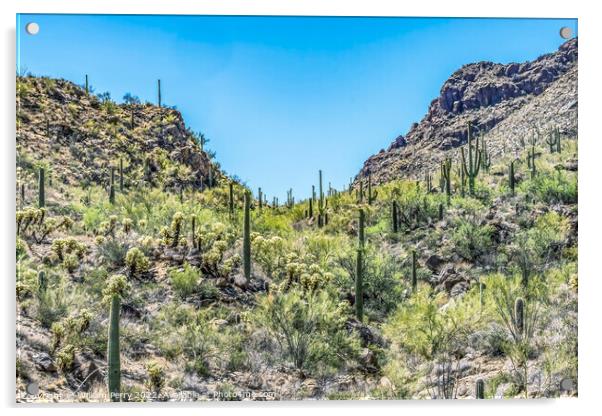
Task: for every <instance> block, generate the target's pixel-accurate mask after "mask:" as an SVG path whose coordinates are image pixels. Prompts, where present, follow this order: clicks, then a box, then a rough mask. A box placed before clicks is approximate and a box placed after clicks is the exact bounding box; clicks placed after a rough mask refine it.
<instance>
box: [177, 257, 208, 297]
mask: <svg viewBox="0 0 602 416" xmlns="http://www.w3.org/2000/svg"><path fill="white" fill-rule="evenodd" d="M200 277H201V272H200V271H199V270H198V269H197V268H196V267H193V266H191V265H190V264H188V263H185V264H184V267H183V268H180V269H171V270H170V271H169V279H170V281H171V286H172V287H173V289H174V291H175V292H176V293H177V294H178V295H179V296H180V297H182V298H186V297H187V296H189V295H191V294H193V293H194V292H195V290H196V289H197V287H198V285H199V279H200Z"/></svg>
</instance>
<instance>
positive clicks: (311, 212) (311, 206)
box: [307, 198, 314, 218]
mask: <svg viewBox="0 0 602 416" xmlns="http://www.w3.org/2000/svg"><path fill="white" fill-rule="evenodd" d="M307 215H308V218H313V217H314V203H313V199H312V198H309V208H308V213H307Z"/></svg>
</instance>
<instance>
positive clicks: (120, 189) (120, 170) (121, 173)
mask: <svg viewBox="0 0 602 416" xmlns="http://www.w3.org/2000/svg"><path fill="white" fill-rule="evenodd" d="M119 191H120V192H123V158H121V157H120V158H119Z"/></svg>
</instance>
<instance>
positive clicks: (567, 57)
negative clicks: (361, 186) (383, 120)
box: [358, 39, 578, 183]
mask: <svg viewBox="0 0 602 416" xmlns="http://www.w3.org/2000/svg"><path fill="white" fill-rule="evenodd" d="M577 102H578V100H577V39H572V40H569V41H567V42H566V43H564V44H563V45H562V46H560V48H559V49H558V51H556V52H554V53H551V54H547V55H543V56H541V57H539V58H538V59H536V60H534V61H531V62H524V63H520V64H519V63H510V64H507V65H503V64H496V63H492V62H478V63H474V64H469V65H465V66H463V67H462V68H460V69H459V70H458V71H456V72H455V73H454V74H453V75H452V76H451V77H450V78H449V79H448V80H447V81H446V82H445V83H444V84H443V87H442V88H441V92H440V94H439V97H437V98H436V99H434V100H433V101H432V102H431V105H430V106H429V109H428V112H427V114H426V115H425V117H424V118H423V119H422V120H421V121H420V123H415V124H414V125H413V126H412V127H411V128H410V131H409V132H408V133H407V134H406V135H405V136H399V137H397V138H396V139H395V140H394V141H393V143H391V145H390V146H389V148H388V149H387V150H384V149H383V150H381V151H380V152H379V153H378V154H376V155H373V156H371V157H370V158H369V159H368V160H367V161H366V162H365V163H364V166H363V168H362V169H361V171H360V173H359V175H358V177H361V176H366V175H368V174H371V175H372V178H373V180H374V181H375V182H377V183H383V182H386V181H388V180H391V179H395V178H399V177H421V176H422V175H424V173H425V171H427V170H432V169H434V168H436V167H437V165H438V163H439V161H440V160H441V159H442V158H443V157H444V156H445V155H447V153H448V152H449V151H451V150H453V149H455V148H458V147H459V146H462V145H463V144H465V143H466V140H467V129H466V124H467V123H468V121H471V122H472V123H473V125H474V126H475V127H476V128H475V130H476V131H477V132H478V131H479V130H480V132H482V133H485V134H486V136H485V137H486V139H487V145H488V149H489V151H490V152H492V155H493V156H496V155H497V154H499V153H501V152H503V151H504V150H506V151H510V150H516V149H518V148H519V142H520V140H522V139H525V137H524V136H525V132H530V134H536V132H537V131H539V132H541V133H544V132H545V131H546V130H547V129H550V128H552V127H558V128H560V131H561V134H564V135H565V136H567V137H574V136H576V133H577Z"/></svg>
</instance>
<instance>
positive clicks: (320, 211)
mask: <svg viewBox="0 0 602 416" xmlns="http://www.w3.org/2000/svg"><path fill="white" fill-rule="evenodd" d="M318 176H319V181H320V182H319V191H320V195H319V197H320V200H319V203H318V227H322V226H323V225H324V190H323V189H322V170H320V171H319V172H318Z"/></svg>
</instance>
